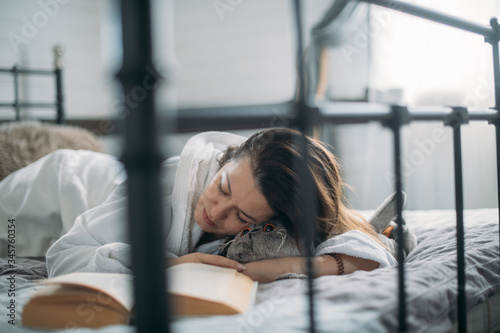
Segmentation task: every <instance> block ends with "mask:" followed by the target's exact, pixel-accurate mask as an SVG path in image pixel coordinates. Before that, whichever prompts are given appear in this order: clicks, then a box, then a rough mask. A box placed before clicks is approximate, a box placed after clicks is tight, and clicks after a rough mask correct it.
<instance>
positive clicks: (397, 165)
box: [382, 105, 410, 332]
mask: <svg viewBox="0 0 500 333" xmlns="http://www.w3.org/2000/svg"><path fill="white" fill-rule="evenodd" d="M409 122H410V114H409V113H408V109H407V108H406V107H405V106H400V105H392V106H391V117H390V119H389V120H386V121H385V122H383V123H382V124H383V125H384V126H387V127H389V128H390V129H391V130H392V133H393V142H394V175H395V184H394V186H395V188H396V212H397V216H396V223H397V225H398V230H397V233H398V234H397V237H398V239H399V242H400V243H399V246H398V258H397V259H398V285H399V331H398V332H407V327H408V325H407V321H406V287H405V283H406V282H405V254H404V250H403V249H404V248H405V242H404V236H403V179H402V178H403V176H402V173H401V127H402V126H403V125H405V124H408V123H409Z"/></svg>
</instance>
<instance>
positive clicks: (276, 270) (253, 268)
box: [242, 257, 305, 283]
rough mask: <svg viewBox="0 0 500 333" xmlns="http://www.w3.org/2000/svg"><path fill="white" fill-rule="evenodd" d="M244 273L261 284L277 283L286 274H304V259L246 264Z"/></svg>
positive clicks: (268, 260)
mask: <svg viewBox="0 0 500 333" xmlns="http://www.w3.org/2000/svg"><path fill="white" fill-rule="evenodd" d="M245 266H246V267H247V269H245V270H244V271H243V272H242V273H243V274H245V275H247V276H249V277H250V278H251V279H252V280H254V281H258V282H259V283H268V282H273V281H275V280H276V279H277V278H278V277H280V276H281V275H283V274H286V273H296V274H304V273H303V272H304V271H305V269H304V268H303V266H304V258H301V257H288V258H278V259H266V260H260V261H255V262H249V263H246V264H245Z"/></svg>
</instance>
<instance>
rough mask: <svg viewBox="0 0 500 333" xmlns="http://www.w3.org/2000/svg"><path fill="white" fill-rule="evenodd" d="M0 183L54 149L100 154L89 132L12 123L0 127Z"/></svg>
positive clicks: (62, 127) (100, 149)
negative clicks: (84, 150) (91, 151)
mask: <svg viewBox="0 0 500 333" xmlns="http://www.w3.org/2000/svg"><path fill="white" fill-rule="evenodd" d="M0 147H2V149H0V181H1V180H2V179H4V178H5V177H7V176H8V175H9V174H11V173H13V172H14V171H16V170H18V169H20V168H22V167H25V166H26V165H28V164H30V163H32V162H35V161H36V160H38V159H39V158H41V157H43V156H45V155H47V154H48V153H50V152H52V151H54V150H57V149H62V148H66V149H87V150H93V151H97V152H102V151H103V149H102V145H101V143H100V141H99V139H98V138H97V137H96V136H95V135H94V134H93V133H91V132H90V131H88V130H85V129H83V128H78V127H74V126H68V125H51V124H42V123H39V122H15V123H5V124H3V125H0Z"/></svg>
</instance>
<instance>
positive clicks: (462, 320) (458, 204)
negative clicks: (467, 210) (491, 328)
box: [445, 107, 469, 333]
mask: <svg viewBox="0 0 500 333" xmlns="http://www.w3.org/2000/svg"><path fill="white" fill-rule="evenodd" d="M468 120H469V115H468V113H467V109H465V108H462V107H457V108H454V109H453V113H452V114H450V115H449V116H448V117H446V118H445V124H446V125H448V126H451V127H452V129H453V152H454V165H455V211H456V215H457V292H458V295H457V300H458V311H457V312H458V313H457V315H458V332H460V333H465V332H467V300H466V297H465V296H466V295H465V241H464V195H463V175H462V142H461V134H460V127H461V125H462V124H466V123H468Z"/></svg>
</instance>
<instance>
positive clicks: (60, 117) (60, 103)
mask: <svg viewBox="0 0 500 333" xmlns="http://www.w3.org/2000/svg"><path fill="white" fill-rule="evenodd" d="M63 55H64V48H63V47H62V46H61V45H56V46H54V74H55V76H56V109H57V118H56V122H57V123H58V124H65V123H66V117H65V115H64V96H63V83H62V79H63V78H62V71H63V67H64V59H63Z"/></svg>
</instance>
